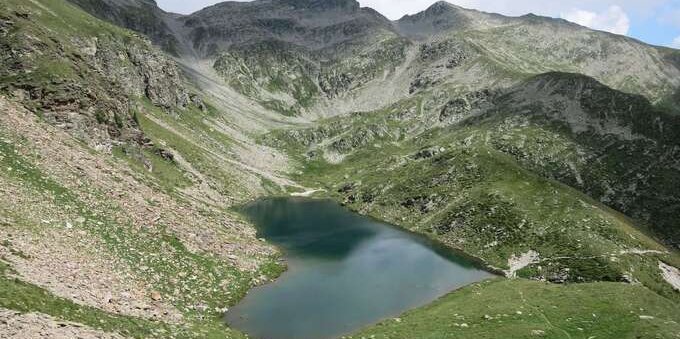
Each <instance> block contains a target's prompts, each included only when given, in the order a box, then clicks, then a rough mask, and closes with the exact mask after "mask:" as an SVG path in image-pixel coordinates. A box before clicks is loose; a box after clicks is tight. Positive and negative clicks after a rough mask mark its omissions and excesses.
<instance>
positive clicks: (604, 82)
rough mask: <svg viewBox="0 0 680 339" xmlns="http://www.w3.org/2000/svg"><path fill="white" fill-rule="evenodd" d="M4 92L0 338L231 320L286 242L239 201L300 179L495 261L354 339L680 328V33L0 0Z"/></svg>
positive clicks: (466, 15) (336, 0)
mask: <svg viewBox="0 0 680 339" xmlns="http://www.w3.org/2000/svg"><path fill="white" fill-rule="evenodd" d="M0 112H1V113H2V114H0V201H2V203H1V204H0V338H25V337H51V338H65V337H80V338H127V337H132V338H153V337H158V338H223V337H228V338H246V336H247V334H244V333H242V332H240V331H239V330H238V329H235V328H230V327H229V325H227V324H226V323H225V322H224V321H223V320H222V319H223V314H224V313H225V312H227V311H228V310H229V309H230V308H231V307H233V306H234V305H236V304H238V303H239V302H240V301H241V300H242V299H243V297H244V296H245V295H246V294H247V292H248V291H249V290H251V289H252V288H254V287H256V286H258V285H262V284H265V283H269V282H272V281H275V280H276V278H277V277H279V275H280V274H282V273H283V272H284V270H285V267H286V263H285V262H284V261H283V260H282V259H281V258H282V253H281V251H280V250H279V249H277V248H275V247H274V246H273V245H272V244H270V243H269V242H267V241H265V240H266V239H259V238H258V235H257V231H256V228H255V226H254V225H252V223H251V221H250V220H248V219H247V218H245V217H244V216H242V215H241V214H240V213H239V212H238V210H239V209H238V207H239V206H241V205H243V204H245V203H247V202H249V201H252V200H254V199H258V198H262V197H267V196H290V195H295V196H312V197H316V198H325V199H332V200H334V201H336V202H337V203H340V204H343V205H344V206H345V207H346V208H349V209H351V210H352V211H354V212H356V213H360V214H364V215H367V216H371V217H374V218H377V219H379V220H382V221H385V222H388V223H390V224H393V225H396V226H399V227H402V228H404V229H407V230H409V231H412V232H413V233H415V234H419V235H421V236H422V237H423V239H428V241H430V240H432V241H434V242H435V243H437V244H438V246H440V247H442V248H443V249H446V250H455V251H457V252H460V253H464V254H465V255H466V256H467V257H469V258H471V259H473V261H474V262H476V263H478V265H479V266H480V267H482V268H485V269H486V270H488V271H490V272H493V273H495V274H496V275H497V277H495V278H492V279H489V280H485V281H482V282H479V283H474V284H472V285H469V286H467V287H465V288H462V289H461V290H457V291H453V292H451V293H450V294H448V295H446V296H444V297H442V298H441V299H439V300H437V301H435V302H434V303H433V304H430V305H426V306H424V307H421V308H416V309H414V310H411V311H409V312H407V313H406V314H404V315H401V316H399V317H398V318H393V319H387V320H385V321H383V322H381V323H379V324H375V325H373V326H369V327H367V328H356V333H348V334H347V337H353V338H499V337H505V338H528V337H539V338H540V337H545V338H565V337H566V338H677V337H678V334H679V333H680V252H678V251H680V191H679V190H678V189H677V188H678V185H679V184H680V51H678V50H675V49H671V48H664V47H657V46H652V45H648V44H645V43H643V42H640V41H638V40H635V39H631V38H628V37H625V36H620V35H615V34H610V33H606V32H602V31H595V30H591V29H588V28H585V27H582V26H579V25H577V24H574V23H571V22H568V21H565V20H561V19H554V18H548V17H541V16H536V15H531V14H530V15H525V16H520V17H507V16H502V15H499V14H493V13H485V12H480V11H476V10H471V9H466V8H462V7H459V6H455V5H452V4H449V3H447V2H444V1H440V2H437V3H435V4H433V5H432V6H431V7H430V8H428V9H426V10H424V11H423V12H421V13H418V14H414V15H407V16H404V17H403V18H401V19H399V20H396V21H391V20H389V19H387V18H385V17H384V16H383V15H381V14H380V13H379V12H377V11H375V10H373V9H370V8H367V7H361V6H360V4H359V3H358V2H357V1H355V0H255V1H249V2H236V1H229V2H223V3H219V4H216V5H213V6H210V7H207V8H204V9H202V10H199V11H197V12H195V13H193V14H190V15H180V14H175V13H168V12H165V11H164V10H162V9H161V8H159V7H158V5H157V3H156V2H155V1H153V0H30V1H26V0H3V1H2V2H0ZM375 274H380V272H379V270H376V272H375ZM386 316H393V315H386Z"/></svg>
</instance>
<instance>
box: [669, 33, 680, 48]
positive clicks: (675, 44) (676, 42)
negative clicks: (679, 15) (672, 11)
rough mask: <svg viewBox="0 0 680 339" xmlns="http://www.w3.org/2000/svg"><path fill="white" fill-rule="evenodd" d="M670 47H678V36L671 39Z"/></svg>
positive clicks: (679, 43) (679, 44) (679, 38)
mask: <svg viewBox="0 0 680 339" xmlns="http://www.w3.org/2000/svg"><path fill="white" fill-rule="evenodd" d="M670 46H671V47H673V48H677V49H680V36H679V37H677V38H675V39H673V42H671V45H670Z"/></svg>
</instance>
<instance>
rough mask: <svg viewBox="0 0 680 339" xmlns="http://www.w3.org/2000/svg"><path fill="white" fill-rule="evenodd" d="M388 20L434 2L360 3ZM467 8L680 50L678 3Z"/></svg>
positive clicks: (161, 0)
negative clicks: (560, 22) (555, 20)
mask: <svg viewBox="0 0 680 339" xmlns="http://www.w3.org/2000/svg"><path fill="white" fill-rule="evenodd" d="M156 1H157V2H158V4H159V5H160V6H161V7H162V8H163V9H165V10H167V11H171V12H176V13H183V14H189V13H191V12H194V11H197V10H199V9H201V8H204V7H206V6H209V5H212V4H215V3H218V2H221V1H220V0H156ZM359 2H360V3H361V5H362V6H367V7H371V8H374V9H376V10H378V11H379V12H381V13H382V14H384V15H385V16H387V17H388V18H390V19H398V18H400V17H401V16H403V15H405V14H413V13H417V12H419V11H422V10H423V9H425V8H427V7H428V6H429V5H431V4H432V3H434V2H436V0H359ZM449 2H451V3H453V4H457V5H460V6H463V7H467V8H475V9H479V10H483V11H487V12H494V13H501V14H505V15H523V14H527V13H535V14H540V15H547V16H552V17H561V18H564V19H567V20H570V21H573V22H576V23H578V24H581V25H584V26H588V27H591V28H594V29H600V30H605V31H609V32H613V33H617V34H624V35H628V36H632V37H634V38H638V39H640V40H643V41H645V42H648V43H652V44H656V45H666V46H673V47H676V48H680V0H561V1H554V0H553V1H551V0H543V1H536V0H450V1H449Z"/></svg>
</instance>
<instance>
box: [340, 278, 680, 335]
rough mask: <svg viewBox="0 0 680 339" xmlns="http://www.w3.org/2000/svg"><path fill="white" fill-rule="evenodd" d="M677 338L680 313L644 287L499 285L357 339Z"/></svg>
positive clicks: (471, 289) (481, 286)
mask: <svg viewBox="0 0 680 339" xmlns="http://www.w3.org/2000/svg"><path fill="white" fill-rule="evenodd" d="M649 317H651V318H649ZM678 333H680V306H679V305H678V304H677V303H675V302H673V301H671V300H668V299H665V298H663V297H660V296H659V295H657V294H655V293H654V292H652V291H650V290H648V289H646V288H644V287H642V286H639V285H637V286H635V285H628V284H622V283H588V284H568V285H555V284H548V283H543V282H536V281H529V280H523V279H517V280H504V279H498V280H490V281H485V282H481V283H477V284H473V285H471V286H468V287H465V288H463V289H461V290H459V291H456V292H453V293H451V294H449V295H447V296H445V297H443V298H441V299H440V300H438V301H436V302H434V303H432V304H430V305H428V306H425V307H422V308H419V309H416V310H413V311H410V312H407V313H406V314H404V315H402V316H400V318H399V319H398V320H393V319H390V320H385V321H383V322H381V323H380V324H377V325H375V326H372V327H369V328H367V329H364V330H362V331H359V333H357V334H355V335H353V336H352V338H376V339H387V338H391V339H398V338H405V339H406V338H408V339H411V338H419V339H430V338H431V339H449V338H451V339H453V338H499V337H503V338H513V339H515V338H565V339H569V338H573V339H575V338H583V339H586V338H621V339H626V338H631V339H633V338H635V339H638V338H677V336H678Z"/></svg>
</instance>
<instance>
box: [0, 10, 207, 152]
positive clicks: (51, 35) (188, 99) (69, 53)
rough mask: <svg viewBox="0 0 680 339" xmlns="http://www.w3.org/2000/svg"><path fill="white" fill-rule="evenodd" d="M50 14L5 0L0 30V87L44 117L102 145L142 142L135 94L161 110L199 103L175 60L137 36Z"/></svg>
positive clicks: (137, 100) (117, 29)
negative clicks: (7, 3)
mask: <svg viewBox="0 0 680 339" xmlns="http://www.w3.org/2000/svg"><path fill="white" fill-rule="evenodd" d="M50 16H53V14H51V13H49V12H47V11H40V10H36V9H34V8H29V7H24V6H16V7H7V6H5V10H3V17H2V22H3V31H2V33H0V48H1V49H2V50H3V57H2V60H1V61H0V63H1V64H2V67H1V68H2V69H1V70H0V76H1V77H2V78H3V79H4V80H5V81H3V83H2V85H0V86H1V88H0V90H2V91H3V92H6V93H9V94H11V95H12V96H14V97H15V98H17V99H18V100H19V101H21V102H23V103H24V104H25V105H26V106H27V107H31V108H33V109H35V110H36V111H37V113H38V114H40V115H41V116H43V117H44V118H45V119H46V120H48V121H51V122H52V123H54V124H57V125H60V126H62V127H63V128H65V129H67V130H69V131H70V132H71V133H73V134H74V135H77V136H78V137H80V138H82V139H84V140H87V141H88V143H90V144H93V145H97V146H98V147H105V148H108V147H110V146H111V142H112V141H116V140H118V141H126V140H134V141H136V142H140V143H141V142H142V139H143V136H142V134H141V132H140V130H139V125H138V122H137V121H136V117H135V114H136V113H135V112H136V111H137V110H138V107H137V106H138V105H139V103H140V100H141V101H144V100H148V101H149V102H150V103H151V104H153V105H155V106H158V107H162V108H163V109H164V110H166V111H167V112H179V111H182V110H184V109H186V108H187V107H188V106H189V105H191V104H200V100H199V99H198V97H197V96H192V95H190V94H189V92H188V91H187V90H186V89H185V87H184V85H183V83H182V79H181V75H180V73H179V70H178V68H177V66H176V65H175V63H174V62H173V61H172V60H170V59H169V58H168V57H167V56H166V55H165V54H164V53H162V52H161V51H160V50H158V49H157V48H155V47H153V46H152V45H151V44H150V43H149V42H148V41H146V40H144V39H143V38H141V37H139V36H135V35H133V34H131V33H129V32H126V31H124V30H121V29H119V28H116V27H113V26H109V25H106V24H102V23H95V22H91V21H82V20H79V21H71V22H68V21H67V20H69V18H60V19H58V20H53V21H48V19H49V17H50ZM45 22H48V23H49V25H45ZM75 24H79V25H81V26H75ZM82 32H86V33H82ZM192 100H193V101H195V102H193V103H192Z"/></svg>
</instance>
